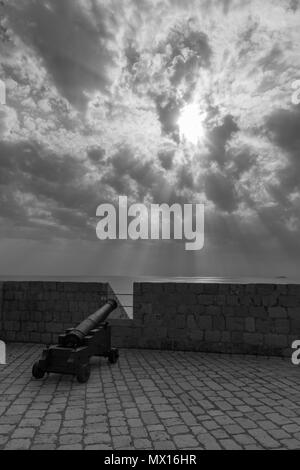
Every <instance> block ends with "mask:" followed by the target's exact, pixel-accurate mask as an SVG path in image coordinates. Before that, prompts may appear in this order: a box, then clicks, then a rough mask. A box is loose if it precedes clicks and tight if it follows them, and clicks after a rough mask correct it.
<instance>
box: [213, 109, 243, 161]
mask: <svg viewBox="0 0 300 470" xmlns="http://www.w3.org/2000/svg"><path fill="white" fill-rule="evenodd" d="M238 130H239V128H238V126H237V124H236V123H235V121H234V119H233V117H232V116H231V115H227V116H225V118H224V121H223V123H222V124H221V125H220V126H217V127H215V128H214V129H213V130H212V131H211V132H210V133H209V135H208V141H209V149H210V159H211V160H213V161H216V162H217V163H219V165H220V166H223V165H224V163H225V161H226V144H227V143H228V142H229V141H230V139H231V137H232V136H233V134H234V133H236V132H237V131H238Z"/></svg>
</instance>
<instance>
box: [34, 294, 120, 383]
mask: <svg viewBox="0 0 300 470" xmlns="http://www.w3.org/2000/svg"><path fill="white" fill-rule="evenodd" d="M116 307H117V303H116V301H115V300H108V301H107V302H106V304H104V305H103V307H101V308H100V309H99V310H97V312H95V313H93V314H92V315H90V316H89V317H87V318H86V319H85V320H84V321H83V322H81V323H80V324H79V325H78V326H77V327H76V328H70V329H68V330H66V332H65V333H64V334H61V335H59V337H58V344H57V345H56V346H50V347H48V348H46V349H44V351H43V354H42V357H41V359H40V360H39V361H37V362H36V363H35V364H34V366H33V368H32V375H33V377H35V378H36V379H41V378H43V377H44V375H45V373H50V372H54V373H57V374H69V375H75V376H76V377H77V380H78V382H80V383H84V382H87V381H88V379H89V376H90V358H91V357H92V356H102V357H106V358H108V360H109V362H110V363H111V364H115V363H116V362H117V360H118V358H119V352H118V350H117V349H114V348H111V326H110V325H109V324H108V323H107V322H106V319H107V317H108V316H109V314H110V313H111V312H112V311H113V310H115V308H116Z"/></svg>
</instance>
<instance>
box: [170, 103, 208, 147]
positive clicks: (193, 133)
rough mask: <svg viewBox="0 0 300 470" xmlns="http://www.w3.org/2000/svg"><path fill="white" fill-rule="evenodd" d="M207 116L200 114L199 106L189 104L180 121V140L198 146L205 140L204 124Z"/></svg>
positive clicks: (183, 110) (184, 109)
mask: <svg viewBox="0 0 300 470" xmlns="http://www.w3.org/2000/svg"><path fill="white" fill-rule="evenodd" d="M204 119H205V114H204V113H200V110H199V106H198V105H197V104H195V103H191V104H187V105H186V106H184V108H182V110H181V113H180V117H179V119H178V122H177V124H178V126H179V132H180V140H182V141H188V142H190V143H191V144H194V145H197V144H199V143H200V142H201V141H202V140H203V138H204V134H205V131H204V126H203V122H204Z"/></svg>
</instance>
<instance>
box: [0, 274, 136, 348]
mask: <svg viewBox="0 0 300 470" xmlns="http://www.w3.org/2000/svg"><path fill="white" fill-rule="evenodd" d="M0 292H1V294H0V305H1V306H0V339H2V340H4V341H21V342H23V341H24V342H27V341H30V342H34V343H44V344H50V343H55V342H57V337H58V334H60V333H63V332H64V330H65V329H66V328H71V327H72V326H74V325H76V324H78V323H79V322H80V321H82V320H83V319H84V318H85V317H86V316H88V315H90V314H91V313H93V312H94V311H96V310H98V309H99V307H100V306H101V305H102V304H103V303H104V302H105V301H106V299H107V298H112V297H113V298H114V297H115V295H114V292H113V291H112V289H111V288H110V286H109V285H108V284H107V283H85V282H81V283H80V282H76V283H75V282H3V283H1V285H0ZM111 318H127V315H126V313H125V312H124V310H123V308H122V307H121V306H119V307H118V309H117V310H116V311H115V312H113V313H112V314H111Z"/></svg>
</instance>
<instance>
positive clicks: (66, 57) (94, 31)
mask: <svg viewBox="0 0 300 470" xmlns="http://www.w3.org/2000/svg"><path fill="white" fill-rule="evenodd" d="M18 3H19V4H18V5H17V6H12V7H10V9H9V20H10V25H11V27H12V28H13V30H14V31H15V32H16V34H18V35H19V36H20V37H21V38H22V39H23V41H24V42H25V43H27V44H29V45H30V46H31V47H33V48H34V49H36V50H37V52H38V53H39V55H40V57H41V58H42V59H43V61H44V63H45V65H46V68H47V69H48V72H49V73H50V75H51V76H52V78H53V80H54V81H55V84H56V86H57V88H58V89H59V90H60V91H61V93H62V94H63V95H64V96H65V97H66V98H67V99H68V100H69V101H70V102H71V103H73V104H75V105H76V106H80V107H81V106H83V105H84V103H85V101H86V98H85V96H84V92H85V91H94V90H98V89H102V90H105V87H106V85H108V84H109V83H110V77H109V76H108V74H107V67H109V66H112V65H113V54H112V52H111V51H108V50H107V48H106V46H105V41H106V40H107V39H108V38H112V37H113V34H112V33H111V32H109V31H108V30H107V27H106V25H105V13H104V9H102V8H101V7H99V6H96V3H94V2H92V3H91V5H93V10H94V11H93V13H94V15H95V16H94V18H95V20H96V25H95V26H93V25H92V24H91V22H90V21H89V20H88V19H87V17H86V16H85V15H84V13H83V12H82V10H81V9H80V7H79V5H78V3H77V2H76V1H73V0H51V2H50V3H49V2H47V1H46V0H23V1H22V2H18Z"/></svg>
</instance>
